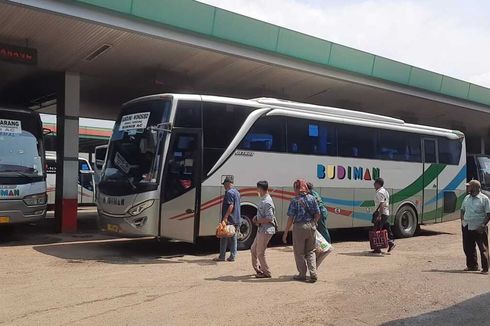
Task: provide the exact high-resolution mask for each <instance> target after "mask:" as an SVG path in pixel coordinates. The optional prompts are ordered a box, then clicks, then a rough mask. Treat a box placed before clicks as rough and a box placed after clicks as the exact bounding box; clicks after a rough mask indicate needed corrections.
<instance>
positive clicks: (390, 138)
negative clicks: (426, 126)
mask: <svg viewBox="0 0 490 326" xmlns="http://www.w3.org/2000/svg"><path fill="white" fill-rule="evenodd" d="M376 158H377V159H382V160H394V161H406V162H420V161H421V158H422V156H421V149H420V137H419V136H418V135H417V134H412V133H408V132H401V131H392V130H380V131H379V133H378V146H377V152H376Z"/></svg>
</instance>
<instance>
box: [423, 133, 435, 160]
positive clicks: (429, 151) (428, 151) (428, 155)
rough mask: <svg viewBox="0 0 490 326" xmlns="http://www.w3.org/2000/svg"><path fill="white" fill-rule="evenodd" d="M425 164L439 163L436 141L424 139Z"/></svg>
mask: <svg viewBox="0 0 490 326" xmlns="http://www.w3.org/2000/svg"><path fill="white" fill-rule="evenodd" d="M424 162H425V163H437V152H436V141H435V140H434V139H424Z"/></svg>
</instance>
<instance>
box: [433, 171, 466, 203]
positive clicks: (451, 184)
mask: <svg viewBox="0 0 490 326" xmlns="http://www.w3.org/2000/svg"><path fill="white" fill-rule="evenodd" d="M465 179H466V165H465V166H463V167H462V168H461V170H460V171H459V172H458V174H457V175H456V176H455V177H454V179H453V180H451V182H449V184H448V185H447V186H446V187H445V188H444V189H442V190H441V191H439V193H438V194H437V196H434V197H432V198H431V199H430V200H428V201H427V202H425V204H424V205H428V204H432V203H434V202H436V201H437V199H438V198H442V197H443V196H444V192H445V191H454V190H456V188H457V187H458V186H459V185H460V184H461V182H463V181H464V180H465Z"/></svg>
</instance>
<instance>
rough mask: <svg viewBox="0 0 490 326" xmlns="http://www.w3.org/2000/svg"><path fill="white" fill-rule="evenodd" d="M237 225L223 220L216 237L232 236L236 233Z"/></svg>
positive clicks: (217, 229)
mask: <svg viewBox="0 0 490 326" xmlns="http://www.w3.org/2000/svg"><path fill="white" fill-rule="evenodd" d="M235 232H236V230H235V226H233V225H228V224H226V222H221V223H219V224H218V227H217V228H216V237H218V238H231V237H232V236H234V235H235Z"/></svg>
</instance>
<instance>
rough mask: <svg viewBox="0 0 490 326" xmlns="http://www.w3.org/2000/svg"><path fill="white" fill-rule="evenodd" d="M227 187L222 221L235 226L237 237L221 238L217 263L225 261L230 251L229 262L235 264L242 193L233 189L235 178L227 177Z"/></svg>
mask: <svg viewBox="0 0 490 326" xmlns="http://www.w3.org/2000/svg"><path fill="white" fill-rule="evenodd" d="M223 187H225V191H226V192H225V196H224V198H223V206H222V208H221V215H222V219H221V220H222V221H225V222H226V223H227V224H228V225H234V226H235V230H236V232H235V235H234V236H232V237H231V238H221V239H220V241H219V257H217V258H215V259H214V260H215V261H224V260H225V255H226V250H227V249H230V257H228V259H227V261H229V262H233V261H235V259H236V255H237V245H238V243H237V242H238V232H239V227H240V192H238V190H236V189H235V188H234V187H233V178H232V177H226V178H225V180H224V181H223Z"/></svg>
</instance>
